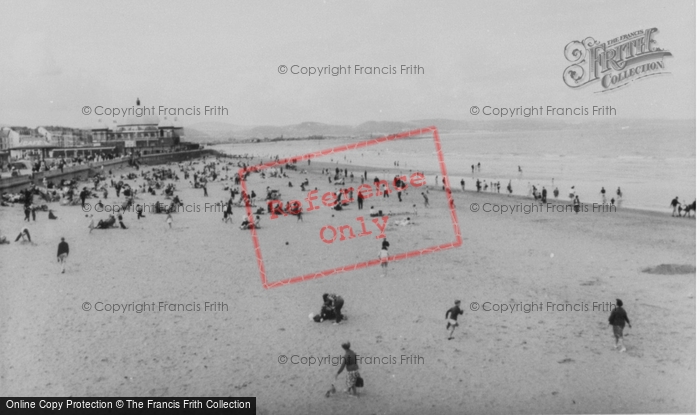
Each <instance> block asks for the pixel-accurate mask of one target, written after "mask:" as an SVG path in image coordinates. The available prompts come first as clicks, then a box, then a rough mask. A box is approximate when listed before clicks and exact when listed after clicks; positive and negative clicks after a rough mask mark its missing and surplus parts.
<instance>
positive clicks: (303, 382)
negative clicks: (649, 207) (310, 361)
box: [0, 163, 696, 414]
mask: <svg viewBox="0 0 700 415" xmlns="http://www.w3.org/2000/svg"><path fill="white" fill-rule="evenodd" d="M319 166H320V164H319V165H316V164H314V163H312V167H313V168H314V170H312V171H310V173H309V174H308V177H309V179H310V181H311V188H313V187H315V186H318V187H319V190H320V191H321V193H322V192H324V191H327V190H330V189H332V188H334V186H329V185H328V182H327V179H326V178H325V177H321V176H320V175H319V174H318V173H317V172H316V171H315V169H318V168H320V167H319ZM199 167H201V164H200V165H199ZM348 167H349V168H353V171H355V174H356V176H358V175H359V172H358V171H356V170H354V169H355V168H357V167H356V166H354V167H352V166H348ZM301 168H308V167H306V166H303V167H302V166H301V165H300V169H301ZM290 174H291V179H285V178H274V179H272V178H268V179H265V180H262V179H261V178H260V177H259V176H258V175H253V176H252V177H251V179H250V181H249V188H253V189H255V190H256V193H257V194H258V195H259V196H262V195H264V189H265V187H266V186H271V187H272V188H277V189H280V190H281V191H282V193H283V196H284V198H285V200H287V198H302V197H304V196H306V195H307V193H308V189H307V192H302V191H301V190H300V189H299V187H298V184H299V183H300V181H301V180H302V179H303V177H304V176H303V175H301V174H299V173H298V172H291V173H290ZM290 180H291V181H292V182H293V184H294V187H293V188H287V187H286V185H287V182H288V181H290ZM141 182H142V181H141V180H139V181H129V183H131V184H132V185H133V184H134V183H139V184H140V183H141ZM357 182H358V180H357V179H356V180H355V184H357ZM348 184H349V183H348ZM428 184H429V185H432V184H433V183H432V179H430V178H429V179H428ZM453 185H454V183H453ZM178 188H179V191H178V194H179V195H180V197H181V198H182V199H183V201H184V203H185V204H186V205H188V204H196V205H198V206H200V211H199V212H189V213H187V212H185V213H177V214H175V215H173V217H174V223H173V229H168V227H167V224H166V222H165V215H155V214H147V217H146V218H145V219H141V220H137V219H136V214H135V213H133V212H129V213H127V214H126V215H125V222H126V224H127V226H128V227H129V229H128V230H121V229H113V230H95V231H93V232H92V234H88V229H87V224H88V220H87V219H86V218H85V213H84V212H82V210H81V208H80V207H79V206H71V207H64V206H58V204H51V205H50V206H51V207H52V209H54V210H55V212H56V214H57V215H58V217H59V219H58V220H56V221H49V220H48V219H47V213H45V212H38V213H37V222H32V223H31V224H29V225H28V227H29V229H30V232H31V234H32V238H33V240H34V241H35V242H36V245H35V246H31V245H29V244H20V243H14V242H12V243H11V244H10V245H2V246H0V256H1V258H2V260H1V262H0V271H1V272H0V274H1V277H0V333H1V338H0V356H2V358H1V359H0V362H2V367H0V390H2V391H4V392H5V393H4V394H5V395H8V396H67V395H70V396H154V397H167V396H256V397H257V407H258V413H262V414H278V413H279V414H286V413H310V414H327V413H358V414H375V413H376V414H399V413H401V414H412V413H435V414H437V413H441V414H451V413H471V412H476V413H493V414H496V413H596V412H608V413H623V412H624V413H632V412H636V413H640V412H694V410H695V365H696V362H695V274H682V275H654V274H648V273H643V272H642V269H644V268H646V267H654V266H657V265H661V264H688V265H692V266H695V262H696V257H695V250H696V246H695V240H696V235H695V220H691V219H687V218H685V219H677V218H671V217H670V212H669V214H668V215H662V214H659V213H652V212H643V211H630V210H618V211H617V212H596V213H594V212H587V213H585V214H584V213H581V214H578V215H576V214H573V213H557V212H546V211H544V212H535V213H530V214H525V213H522V212H521V213H513V214H497V213H487V212H484V204H485V203H490V204H497V205H501V204H504V203H505V204H511V205H516V204H520V203H523V204H530V203H532V201H530V200H529V199H527V200H526V199H521V198H508V197H505V196H504V195H497V194H492V193H479V194H477V193H474V192H461V191H459V190H455V192H454V198H455V204H456V208H457V216H458V219H459V225H460V228H461V232H462V235H463V238H464V242H463V244H462V246H460V247H458V248H454V249H447V250H442V251H439V252H435V253H426V254H425V255H421V256H417V257H414V258H410V259H406V260H402V261H396V262H391V263H390V264H389V274H388V276H386V277H380V274H381V271H380V268H379V267H378V266H375V267H370V268H365V269H362V270H358V271H352V272H346V273H342V274H339V275H333V276H329V277H325V278H321V279H317V280H312V281H308V282H303V283H299V284H293V285H289V286H283V287H279V288H274V289H270V290H265V289H263V287H262V285H261V281H260V274H259V270H258V264H257V261H256V260H255V256H254V251H253V244H252V241H251V237H250V233H249V232H247V231H242V230H239V229H238V224H239V223H240V220H241V217H242V215H243V214H244V213H245V212H244V209H242V208H235V209H234V216H233V218H234V224H233V225H231V224H223V223H222V222H221V217H222V213H221V212H220V211H214V212H206V211H205V207H204V206H205V205H204V204H205V203H215V202H218V201H220V200H224V199H226V198H228V192H225V191H224V190H223V184H221V183H219V182H214V183H210V184H209V186H208V190H209V197H208V198H205V197H203V195H202V191H201V190H200V189H193V188H191V187H190V186H189V184H187V183H186V182H185V181H180V182H179V183H178ZM418 190H419V189H415V190H409V194H408V195H406V197H405V200H404V202H402V203H401V204H399V202H398V199H397V198H396V196H395V195H394V194H392V195H391V198H390V200H386V199H384V200H379V199H381V198H377V199H373V200H371V201H370V200H368V201H366V202H365V210H364V211H362V212H360V211H358V210H357V207H356V204H353V205H352V206H351V207H350V208H349V209H347V210H344V211H342V212H335V211H331V210H330V209H328V208H322V209H320V210H318V211H316V212H312V213H308V214H306V215H304V222H303V223H301V222H297V221H296V219H295V218H290V217H287V218H278V219H276V220H274V221H273V220H270V219H269V216H267V215H265V216H264V217H263V222H262V224H263V228H262V229H261V230H259V231H258V232H259V235H258V236H259V238H260V240H261V249H262V252H263V256H264V259H265V261H266V262H265V264H266V266H267V267H268V272H269V275H270V277H271V278H272V277H274V278H278V277H283V276H284V273H285V272H287V273H288V274H289V275H292V274H293V273H295V272H304V271H306V270H309V269H311V270H312V271H313V270H316V269H315V268H316V267H318V266H326V265H329V264H330V265H333V264H335V265H336V266H338V265H345V264H348V263H354V262H355V261H362V260H365V261H366V260H373V259H375V258H376V254H377V253H378V250H379V246H380V241H379V240H376V239H375V236H367V237H364V238H359V237H358V238H355V239H351V240H346V241H343V242H340V241H338V242H334V243H333V244H324V243H323V242H322V241H320V238H319V236H318V232H319V229H320V228H321V227H322V226H325V225H328V224H332V225H334V226H335V225H342V224H348V223H353V224H354V225H355V226H357V224H358V223H359V222H358V221H357V218H358V217H359V216H363V217H365V218H366V219H367V220H369V218H368V216H369V210H368V208H369V205H370V204H372V203H373V202H375V201H377V200H379V203H377V205H378V206H381V207H380V208H382V209H383V210H386V211H388V210H392V211H393V212H399V211H400V212H404V211H409V210H412V205H413V204H416V205H417V208H418V216H417V217H412V220H414V221H415V222H416V224H415V225H411V226H406V227H400V226H393V225H391V226H390V227H389V228H387V231H386V235H387V238H388V240H389V241H390V242H391V247H390V254H392V255H393V254H398V253H401V252H406V251H409V250H414V249H420V248H424V247H430V246H434V245H436V244H440V243H444V242H449V241H452V240H454V234H453V232H452V226H451V223H450V222H449V216H448V210H447V203H446V200H445V197H444V193H443V192H442V191H441V190H440V189H438V188H435V187H434V186H430V193H429V197H430V202H431V207H430V208H424V207H423V199H422V197H421V195H420V192H419V191H418ZM114 196H115V195H114V191H113V189H110V198H109V199H108V200H103V201H104V202H105V203H109V202H114V201H116V198H115V197H114ZM141 197H142V199H141V200H137V201H138V202H153V201H155V200H160V201H164V198H163V196H158V197H156V196H150V195H146V196H141ZM89 201H91V202H95V201H96V200H89ZM473 203H477V204H478V206H479V208H480V210H479V212H476V213H474V212H472V211H471V210H470V205H471V204H473ZM409 206H410V207H409ZM331 215H334V216H331ZM101 217H106V214H95V219H96V220H97V219H99V218H101ZM22 218H23V213H22V207H21V205H16V206H14V207H0V231H2V234H4V235H7V236H8V238H10V239H11V240H13V241H14V238H15V236H16V234H17V232H18V231H19V229H20V228H21V227H22V226H23V222H22ZM397 218H398V216H397ZM391 220H392V221H393V220H394V217H392V219H391ZM62 236H63V237H65V238H66V240H67V241H68V242H69V243H70V247H71V254H70V257H69V260H68V266H67V273H66V274H60V267H59V265H58V264H57V263H56V259H55V258H56V247H57V244H58V242H59V241H60V237H62ZM290 241H291V243H290V245H286V244H284V242H290ZM295 275H296V274H295ZM325 292H331V293H337V294H340V295H342V296H343V297H344V298H345V307H344V309H343V311H344V312H345V313H346V314H347V315H348V320H347V321H345V322H344V323H343V324H341V325H339V326H332V325H331V324H330V322H324V323H320V324H319V323H313V322H310V321H309V319H308V314H309V313H311V312H314V313H315V312H318V311H319V309H320V305H321V295H322V294H323V293H325ZM615 298H621V299H623V300H624V302H625V309H626V310H627V312H628V315H629V318H630V320H631V322H632V324H633V328H632V329H630V328H626V329H625V334H626V336H625V343H626V346H627V352H626V353H618V352H616V351H613V350H612V346H613V343H614V340H613V335H612V330H611V328H610V326H608V322H607V317H608V315H609V313H610V309H603V308H602V307H603V306H602V304H603V303H607V302H614V301H615ZM455 299H461V301H462V308H463V309H465V313H464V315H463V316H461V317H460V327H459V328H458V329H457V331H456V333H455V337H456V338H455V339H454V340H451V341H448V340H447V332H446V330H445V320H444V316H445V311H446V310H447V309H448V308H450V307H451V306H452V305H453V301H454V300H455ZM84 302H90V303H91V305H92V307H93V310H91V311H87V312H86V311H83V310H82V309H81V307H82V305H83V303H84ZM98 302H103V303H109V304H111V303H120V304H129V303H134V304H135V303H148V304H150V303H153V302H155V303H156V306H158V303H159V302H168V303H173V304H184V305H188V304H190V305H192V306H194V305H199V306H200V308H203V307H204V303H205V302H210V303H217V302H223V303H225V304H226V305H227V308H228V309H227V310H223V311H204V310H203V309H201V310H200V311H160V312H153V311H152V312H148V311H146V312H143V313H136V312H133V311H130V312H126V313H121V312H117V313H110V312H106V311H103V312H98V311H94V307H95V304H96V303H98ZM471 303H476V304H477V305H478V306H479V310H478V311H472V310H470V304H471ZM485 303H494V304H501V303H504V304H512V305H517V304H522V305H524V304H533V303H534V304H542V306H543V309H542V310H533V311H532V312H529V313H526V312H524V311H516V312H513V313H511V312H505V313H499V312H496V311H484V310H483V307H484V306H487V307H488V305H485ZM547 303H551V304H552V305H554V306H555V307H556V306H557V305H565V304H569V305H570V306H571V307H574V306H575V305H579V307H578V308H579V310H581V311H568V312H567V311H556V310H547V309H546V306H547ZM595 304H599V305H600V306H599V308H598V309H595V310H594V309H593V307H594V306H595ZM584 306H587V307H584ZM584 308H587V310H584ZM521 310H522V308H521ZM345 340H349V341H351V343H352V348H353V350H354V351H355V352H356V353H358V355H360V356H363V357H367V358H370V357H376V358H379V359H380V360H379V361H377V362H374V363H375V364H371V362H370V363H368V362H364V363H363V362H361V364H360V372H361V374H362V376H363V378H364V379H365V388H364V389H362V390H361V397H360V398H359V399H355V398H352V397H348V396H344V394H343V393H341V392H340V390H342V388H343V385H344V379H345V374H344V373H343V374H341V375H340V377H339V378H338V380H337V381H334V380H333V376H334V373H335V372H336V371H337V369H338V367H337V366H333V365H331V364H327V363H324V364H321V365H319V364H318V363H317V364H315V365H311V366H309V365H302V364H292V363H290V362H287V363H286V364H280V362H279V359H280V356H281V355H284V356H286V357H287V358H292V356H299V357H298V358H299V359H301V357H308V356H313V357H317V358H319V357H326V356H329V357H333V356H339V355H340V354H341V353H342V349H341V347H340V344H341V343H342V342H343V341H345ZM402 356H404V357H408V358H409V359H411V360H409V361H410V362H411V363H413V364H401V362H400V359H401V357H402ZM392 357H393V358H394V359H395V360H392V359H391V358H392ZM415 357H419V359H418V360H416V359H415ZM382 358H384V362H382V361H381V359H382ZM295 359H296V358H295ZM394 362H395V363H394ZM333 382H334V383H335V386H336V388H337V389H338V390H339V393H337V394H335V395H333V396H331V397H330V398H326V397H325V396H324V394H325V392H326V390H328V389H329V388H330V385H331V383H333Z"/></svg>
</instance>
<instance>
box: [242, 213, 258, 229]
mask: <svg viewBox="0 0 700 415" xmlns="http://www.w3.org/2000/svg"><path fill="white" fill-rule="evenodd" d="M240 228H241V229H252V228H255V229H260V216H259V215H255V222H253V223H250V221H249V220H248V215H244V216H243V222H241V226H240Z"/></svg>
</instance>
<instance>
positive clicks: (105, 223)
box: [97, 215, 117, 229]
mask: <svg viewBox="0 0 700 415" xmlns="http://www.w3.org/2000/svg"><path fill="white" fill-rule="evenodd" d="M116 222H117V219H116V218H115V217H114V215H109V218H108V219H107V220H101V219H100V221H99V222H97V229H109V228H111V227H113V226H114V224H115V223H116Z"/></svg>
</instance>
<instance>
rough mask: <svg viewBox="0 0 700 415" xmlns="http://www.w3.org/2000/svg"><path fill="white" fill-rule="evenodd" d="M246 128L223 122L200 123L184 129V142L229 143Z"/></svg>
mask: <svg viewBox="0 0 700 415" xmlns="http://www.w3.org/2000/svg"><path fill="white" fill-rule="evenodd" d="M247 128H249V127H244V126H240V125H235V124H228V123H225V122H200V123H196V124H192V125H189V126H187V127H185V128H184V130H185V131H184V132H185V140H187V141H189V142H194V143H197V142H199V143H203V142H211V141H230V140H233V139H235V138H236V133H237V132H239V131H241V130H245V129H247Z"/></svg>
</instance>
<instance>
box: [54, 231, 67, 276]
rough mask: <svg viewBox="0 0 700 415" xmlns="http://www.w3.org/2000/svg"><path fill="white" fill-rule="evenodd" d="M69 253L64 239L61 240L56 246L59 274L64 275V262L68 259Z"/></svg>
mask: <svg viewBox="0 0 700 415" xmlns="http://www.w3.org/2000/svg"><path fill="white" fill-rule="evenodd" d="M69 252H70V248H69V247H68V242H66V238H61V242H59V244H58V253H57V254H56V258H57V261H58V262H59V263H60V264H61V274H65V273H66V260H67V259H68V253H69Z"/></svg>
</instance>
